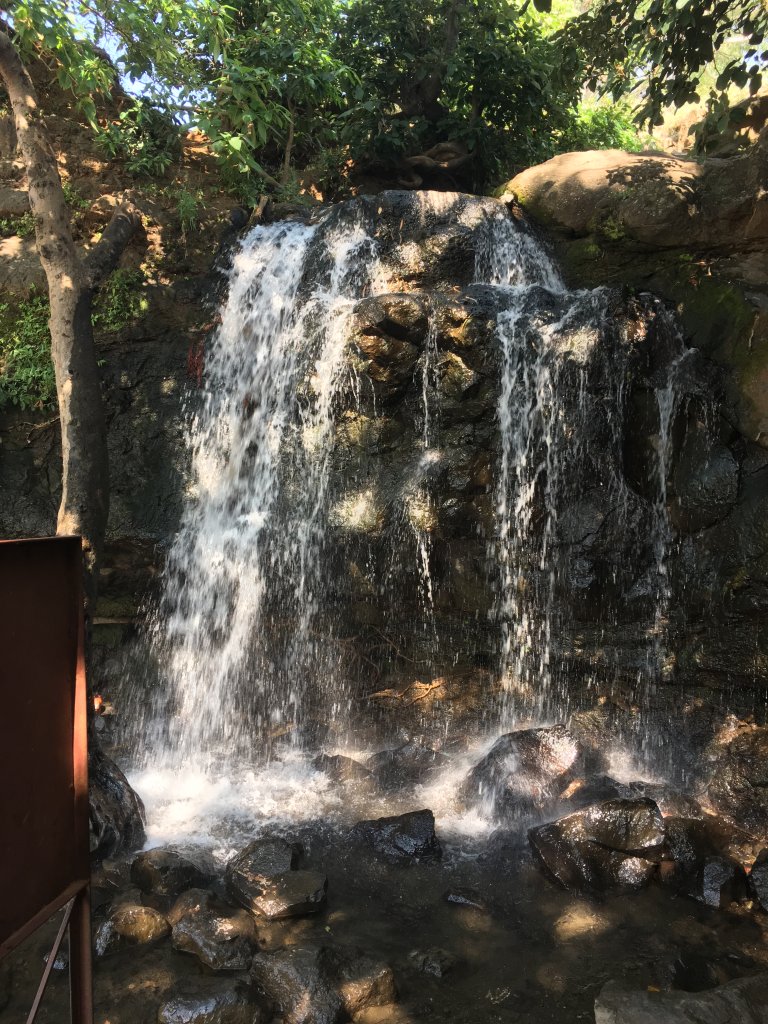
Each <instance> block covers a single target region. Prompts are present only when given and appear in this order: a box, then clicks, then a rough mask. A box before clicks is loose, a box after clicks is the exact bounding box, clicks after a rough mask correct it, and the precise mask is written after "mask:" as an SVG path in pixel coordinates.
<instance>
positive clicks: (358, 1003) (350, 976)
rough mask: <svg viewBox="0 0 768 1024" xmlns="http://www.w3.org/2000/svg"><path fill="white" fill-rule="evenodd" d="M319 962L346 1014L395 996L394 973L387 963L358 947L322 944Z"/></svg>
mask: <svg viewBox="0 0 768 1024" xmlns="http://www.w3.org/2000/svg"><path fill="white" fill-rule="evenodd" d="M320 964H321V969H322V971H323V973H324V974H325V976H326V977H327V978H328V979H329V981H330V982H331V984H332V985H333V987H334V988H335V989H336V991H337V992H338V994H339V997H340V999H341V1002H342V1005H343V1007H344V1010H345V1012H346V1013H347V1014H349V1016H350V1017H354V1015H355V1014H357V1013H360V1012H361V1011H363V1010H367V1009H368V1008H369V1007H371V1006H387V1005H389V1004H390V1003H394V1002H395V1000H396V999H397V989H396V988H395V976H394V974H393V972H392V968H391V967H390V966H389V964H385V963H383V962H382V961H381V960H376V959H375V958H374V957H371V956H368V955H367V954H366V953H363V952H362V951H361V950H359V949H352V948H348V947H347V948H340V947H336V948H327V947H326V948H325V949H323V950H322V953H321V957H320Z"/></svg>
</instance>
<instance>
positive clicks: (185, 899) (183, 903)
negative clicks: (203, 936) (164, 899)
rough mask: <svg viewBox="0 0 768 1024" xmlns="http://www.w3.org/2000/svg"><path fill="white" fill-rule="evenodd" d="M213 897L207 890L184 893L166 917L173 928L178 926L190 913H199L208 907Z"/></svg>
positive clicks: (192, 890)
mask: <svg viewBox="0 0 768 1024" xmlns="http://www.w3.org/2000/svg"><path fill="white" fill-rule="evenodd" d="M211 895H212V894H211V893H210V892H208V890H207V889H188V890H187V892H184V893H182V894H181V896H179V898H178V899H177V900H176V902H175V903H174V904H173V906H172V907H171V909H170V910H169V911H168V913H167V914H166V915H165V916H166V917H167V918H168V922H169V924H170V925H171V927H173V926H174V925H175V924H178V922H179V921H180V920H181V919H182V917H184V916H185V915H186V914H189V913H190V911H193V910H195V911H197V910H199V909H200V908H201V907H204V906H207V904H208V901H209V900H210V899H211Z"/></svg>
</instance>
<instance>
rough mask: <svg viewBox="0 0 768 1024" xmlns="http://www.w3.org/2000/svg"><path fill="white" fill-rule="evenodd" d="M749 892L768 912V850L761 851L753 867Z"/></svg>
mask: <svg viewBox="0 0 768 1024" xmlns="http://www.w3.org/2000/svg"><path fill="white" fill-rule="evenodd" d="M749 890H750V892H751V893H752V895H753V896H754V898H755V899H756V900H757V902H758V903H759V904H760V906H761V907H762V908H763V910H765V911H768V850H761V851H760V853H758V855H757V858H756V860H755V863H754V864H753V865H752V869H751V871H750V872H749Z"/></svg>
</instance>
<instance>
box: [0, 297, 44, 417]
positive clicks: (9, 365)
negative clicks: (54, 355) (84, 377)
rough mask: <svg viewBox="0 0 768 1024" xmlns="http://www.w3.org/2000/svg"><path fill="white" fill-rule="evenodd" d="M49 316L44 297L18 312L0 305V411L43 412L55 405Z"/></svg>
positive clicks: (24, 306) (27, 304) (36, 299)
mask: <svg viewBox="0 0 768 1024" xmlns="http://www.w3.org/2000/svg"><path fill="white" fill-rule="evenodd" d="M49 315H50V310H49V306H48V299H47V297H45V296H42V295H32V296H31V297H30V298H29V299H28V300H26V301H25V302H23V303H21V304H20V305H19V306H18V307H17V308H15V309H12V308H11V307H10V306H9V305H8V304H6V303H3V304H0V331H1V332H2V333H1V334H0V408H2V407H4V406H6V405H16V406H18V407H19V408H21V409H43V408H45V407H47V406H49V405H52V404H53V402H54V401H55V398H56V382H55V379H54V374H53V364H52V362H51V342H50V335H49V333H48V318H49Z"/></svg>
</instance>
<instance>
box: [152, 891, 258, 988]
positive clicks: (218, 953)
mask: <svg viewBox="0 0 768 1024" xmlns="http://www.w3.org/2000/svg"><path fill="white" fill-rule="evenodd" d="M256 938H257V933H256V925H255V924H254V921H253V918H252V917H251V916H250V914H248V913H247V912H246V911H245V910H233V909H232V908H231V907H228V906H227V905H226V904H225V903H222V902H221V901H220V900H217V899H216V898H215V897H214V896H211V895H207V896H206V897H204V898H199V899H196V900H195V901H194V902H193V906H192V907H191V909H189V910H187V911H186V913H184V914H183V915H182V916H181V917H180V918H179V919H178V920H177V921H176V923H175V924H174V926H173V932H172V941H173V946H174V949H177V950H179V952H181V953H192V954H193V955H194V956H196V957H197V959H198V960H199V961H200V963H202V964H205V966H206V967H209V968H210V969H211V970H212V971H247V970H248V968H249V967H250V965H251V960H252V959H253V954H254V951H255V949H256Z"/></svg>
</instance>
